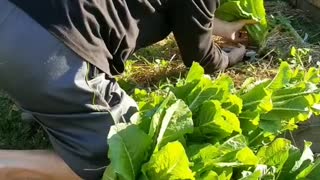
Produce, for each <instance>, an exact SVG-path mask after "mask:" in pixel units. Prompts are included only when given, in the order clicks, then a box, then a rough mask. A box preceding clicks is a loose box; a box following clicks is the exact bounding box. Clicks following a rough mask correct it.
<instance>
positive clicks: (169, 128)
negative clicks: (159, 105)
mask: <svg viewBox="0 0 320 180" xmlns="http://www.w3.org/2000/svg"><path fill="white" fill-rule="evenodd" d="M192 131H193V120H192V113H191V111H190V109H189V108H188V106H187V105H186V104H185V103H184V102H183V101H182V100H177V101H176V102H175V103H174V104H172V105H171V106H170V107H169V108H168V109H167V110H166V112H165V115H164V117H163V120H162V124H161V128H160V132H159V134H158V137H157V149H158V148H159V147H162V146H164V145H165V144H167V143H168V142H170V141H176V140H178V139H179V138H182V137H183V136H184V135H185V134H187V133H192Z"/></svg>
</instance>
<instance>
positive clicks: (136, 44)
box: [10, 0, 228, 75]
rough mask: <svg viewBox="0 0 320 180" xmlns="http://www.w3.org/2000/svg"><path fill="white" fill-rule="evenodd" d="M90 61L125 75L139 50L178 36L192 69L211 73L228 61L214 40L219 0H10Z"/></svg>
mask: <svg viewBox="0 0 320 180" xmlns="http://www.w3.org/2000/svg"><path fill="white" fill-rule="evenodd" d="M10 1H11V2H13V3H14V4H16V5H17V6H18V7H19V8H21V9H22V10H24V11H25V12H26V13H27V14H29V15H30V16H31V17H32V18H33V19H34V20H36V21H37V22H38V23H39V24H41V25H42V26H43V27H44V28H46V29H47V30H48V31H49V32H51V33H52V34H53V35H55V36H56V37H57V38H59V39H61V40H62V41H63V42H64V43H65V44H66V45H67V46H68V47H70V48H71V49H72V50H73V51H75V52H76V53H77V54H79V55H80V56H81V57H82V58H84V59H85V60H86V61H88V62H90V63H92V64H93V65H95V66H96V67H98V68H99V69H101V70H102V71H104V72H105V73H107V74H111V75H116V74H120V73H122V72H123V71H124V62H125V60H126V59H127V58H128V56H129V55H130V54H132V53H133V52H134V51H135V50H137V49H139V48H142V47H145V46H148V45H151V44H153V43H155V42H158V41H160V40H162V39H164V38H165V37H166V36H167V35H168V34H169V33H170V32H173V34H174V36H175V39H176V41H177V44H178V46H179V49H180V52H181V55H182V58H183V61H184V63H185V65H186V66H191V64H192V62H193V61H197V62H200V64H201V65H202V66H203V67H205V69H206V71H207V72H212V71H214V70H216V69H219V67H220V66H221V62H222V61H224V62H226V61H228V57H227V56H226V55H225V53H223V52H222V51H221V50H220V49H219V48H218V47H217V46H216V45H215V44H214V43H213V41H212V28H213V23H212V22H213V16H214V12H215V9H216V7H217V5H218V3H219V0H10Z"/></svg>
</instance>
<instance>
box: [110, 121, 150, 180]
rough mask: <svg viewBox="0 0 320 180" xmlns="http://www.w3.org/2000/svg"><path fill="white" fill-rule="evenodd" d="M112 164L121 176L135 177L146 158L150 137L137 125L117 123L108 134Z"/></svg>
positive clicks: (129, 179)
mask: <svg viewBox="0 0 320 180" xmlns="http://www.w3.org/2000/svg"><path fill="white" fill-rule="evenodd" d="M108 144H109V154H108V156H109V158H110V160H111V166H112V167H113V169H114V171H115V172H116V173H117V174H119V176H120V177H122V178H123V179H126V180H131V179H135V178H136V177H137V175H138V173H139V172H140V168H141V165H142V164H143V162H144V161H145V160H146V156H147V152H148V149H149V148H150V145H151V139H150V137H149V136H148V135H147V134H146V133H144V132H143V131H142V130H140V129H139V128H138V126H136V125H126V124H116V125H114V126H112V127H111V129H110V132H109V135H108Z"/></svg>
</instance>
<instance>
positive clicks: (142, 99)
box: [104, 62, 320, 180]
mask: <svg viewBox="0 0 320 180" xmlns="http://www.w3.org/2000/svg"><path fill="white" fill-rule="evenodd" d="M319 82H320V71H319V69H316V68H310V69H309V70H307V71H306V70H304V69H303V68H296V69H292V68H291V67H290V66H289V64H288V63H286V62H282V63H281V65H280V68H279V72H278V74H277V75H276V77H275V78H274V79H272V80H264V81H260V82H256V83H246V84H244V85H243V86H242V88H241V89H235V87H234V85H233V81H232V79H231V78H230V77H228V76H226V75H222V76H220V77H219V78H217V79H215V80H212V79H211V78H210V77H209V76H207V75H205V74H204V71H203V68H202V67H201V66H200V65H199V64H198V63H194V64H193V66H192V68H191V69H190V71H189V74H188V76H187V77H186V79H181V80H180V81H179V82H178V83H177V84H176V85H175V86H173V85H171V86H169V87H167V88H166V89H159V90H156V91H153V92H150V93H148V92H147V91H145V90H138V89H137V90H136V91H135V94H134V95H133V97H134V98H135V100H136V101H137V102H138V104H139V108H140V111H139V112H138V113H137V114H135V115H134V116H132V118H131V123H128V124H124V123H120V124H116V125H114V126H113V127H112V128H111V131H110V133H109V136H108V143H109V147H110V149H109V154H108V156H109V158H110V159H111V164H110V166H109V167H108V168H107V170H106V171H105V175H104V179H120V180H135V179H141V180H167V179H169V180H171V179H172V180H173V179H201V180H202V179H208V180H211V179H218V180H230V179H241V180H258V179H277V180H286V179H290V180H291V179H319V178H320V171H319V170H320V160H319V159H318V160H317V159H316V158H315V156H314V155H313V153H312V151H311V150H310V146H311V143H310V142H306V143H305V149H304V151H303V152H301V151H300V150H299V149H297V148H295V147H294V146H293V145H292V144H291V142H290V141H289V140H287V139H284V138H278V137H279V135H280V134H282V133H283V132H285V131H287V130H294V129H296V128H297V123H299V122H302V121H306V120H307V119H309V118H310V116H311V115H312V114H319V112H320V111H319V109H317V107H319V105H318V104H319V101H320V89H319V88H318V86H317V84H318V83H319Z"/></svg>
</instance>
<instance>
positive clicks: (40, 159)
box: [0, 150, 80, 180]
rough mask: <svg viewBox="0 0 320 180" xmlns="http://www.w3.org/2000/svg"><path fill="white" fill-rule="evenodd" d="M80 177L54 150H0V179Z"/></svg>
mask: <svg viewBox="0 0 320 180" xmlns="http://www.w3.org/2000/svg"><path fill="white" fill-rule="evenodd" d="M26 177H28V179H31V180H32V179H48V180H55V179H70V180H78V179H80V178H79V177H78V176H77V175H76V174H75V173H74V172H72V170H71V169H70V168H69V167H68V166H67V165H66V164H65V162H64V161H63V160H62V159H61V158H60V157H59V156H58V155H56V154H55V153H54V152H51V151H45V150H30V151H22V150H0V179H8V180H10V179H15V180H19V179H25V178H26Z"/></svg>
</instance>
